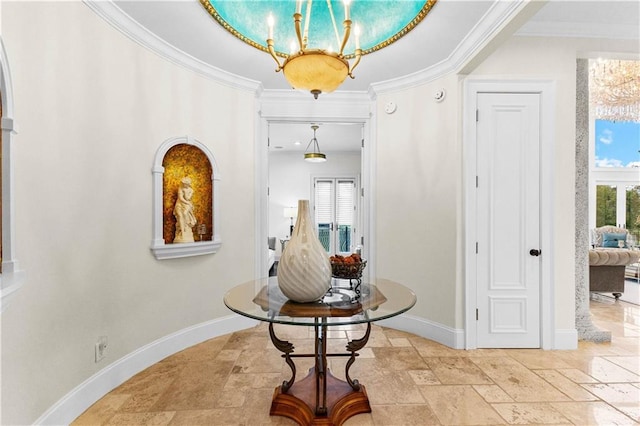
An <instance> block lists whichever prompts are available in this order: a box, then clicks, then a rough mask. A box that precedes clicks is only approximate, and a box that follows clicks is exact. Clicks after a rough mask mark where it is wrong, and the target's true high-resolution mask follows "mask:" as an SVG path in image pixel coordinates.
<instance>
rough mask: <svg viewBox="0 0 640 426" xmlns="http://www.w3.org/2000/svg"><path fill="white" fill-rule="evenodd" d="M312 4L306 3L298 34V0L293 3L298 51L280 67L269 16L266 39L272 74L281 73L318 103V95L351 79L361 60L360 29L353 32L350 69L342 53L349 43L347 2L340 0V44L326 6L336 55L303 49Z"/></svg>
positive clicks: (325, 50)
mask: <svg viewBox="0 0 640 426" xmlns="http://www.w3.org/2000/svg"><path fill="white" fill-rule="evenodd" d="M312 3H313V2H312V0H307V7H306V16H305V19H304V22H305V24H304V31H303V30H302V0H298V1H296V12H295V13H294V14H293V22H294V26H295V29H296V37H297V39H298V46H299V47H300V49H299V50H298V51H297V52H294V53H292V54H291V55H289V56H288V57H287V58H286V59H285V60H284V62H283V63H280V60H279V59H278V56H277V55H276V51H275V49H274V47H273V26H274V20H273V16H272V15H269V18H268V20H267V25H268V28H269V35H268V37H267V48H268V49H269V53H270V54H271V56H272V57H273V60H274V61H276V64H278V68H277V69H276V72H278V71H281V70H282V73H283V74H284V76H285V78H286V79H287V81H288V82H289V84H290V85H291V87H293V88H294V89H302V90H308V91H310V92H311V93H312V94H313V97H314V98H316V99H318V95H319V94H320V93H322V92H325V93H329V92H333V91H334V90H336V89H337V88H338V87H339V86H340V85H341V84H342V82H343V81H344V79H345V78H347V76H349V77H351V78H354V77H353V70H354V69H355V68H356V67H357V66H358V64H359V63H360V58H361V57H362V49H360V29H359V27H358V26H357V25H356V26H355V28H354V33H355V41H356V49H355V53H354V55H355V60H354V61H353V65H350V64H349V62H348V61H347V60H346V59H345V57H344V54H343V51H344V47H345V46H346V45H347V42H348V41H349V36H350V34H351V17H350V15H349V5H350V3H351V0H344V21H342V25H343V27H344V34H343V36H342V40H341V39H340V38H339V36H338V27H337V26H336V20H335V16H334V15H333V8H332V7H331V2H330V1H328V2H327V6H328V8H329V14H330V16H331V22H332V23H333V29H334V31H335V34H336V41H337V43H338V46H340V51H339V52H338V53H335V52H332V49H331V47H328V48H327V49H309V48H308V47H307V45H308V41H309V24H310V22H311V5H312Z"/></svg>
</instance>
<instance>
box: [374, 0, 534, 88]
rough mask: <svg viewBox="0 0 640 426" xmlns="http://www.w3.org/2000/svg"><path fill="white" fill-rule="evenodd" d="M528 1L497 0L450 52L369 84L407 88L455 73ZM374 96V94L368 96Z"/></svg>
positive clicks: (381, 86)
mask: <svg viewBox="0 0 640 426" xmlns="http://www.w3.org/2000/svg"><path fill="white" fill-rule="evenodd" d="M527 3H528V0H514V1H497V2H494V3H493V5H492V6H491V7H490V8H489V10H488V11H487V12H486V13H485V14H484V15H483V16H482V18H481V19H480V20H479V21H478V23H477V24H476V25H475V26H474V27H473V29H472V30H471V31H470V32H469V34H467V36H466V37H465V38H464V39H463V40H462V41H461V42H460V43H459V44H458V46H456V48H455V49H454V50H453V52H452V53H451V55H449V56H448V57H447V58H446V59H445V60H443V61H440V62H439V63H437V64H435V65H433V66H431V67H429V68H425V69H424V70H421V71H418V72H416V73H413V74H409V75H406V76H402V77H398V78H395V79H391V80H386V81H382V82H378V83H373V84H372V85H371V91H372V92H374V93H375V94H376V95H377V94H382V93H385V92H390V91H395V90H402V89H408V88H411V87H414V86H418V85H421V84H424V83H428V82H430V81H433V80H436V79H438V78H440V77H443V76H445V75H447V74H449V73H451V72H457V71H458V70H459V69H460V68H462V66H463V65H464V64H466V63H467V62H468V61H469V60H470V59H471V58H473V57H474V56H475V55H476V54H477V53H478V52H479V51H480V50H482V49H483V48H484V47H485V46H486V45H487V43H488V42H489V41H490V40H491V39H493V38H494V37H495V36H496V35H497V34H498V33H500V31H502V30H503V29H504V27H505V26H506V24H507V23H509V21H511V20H512V19H513V18H514V17H516V16H517V15H518V13H520V11H521V10H522V8H523V7H524V6H526V4H527ZM372 97H375V95H372Z"/></svg>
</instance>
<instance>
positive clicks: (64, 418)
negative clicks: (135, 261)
mask: <svg viewBox="0 0 640 426" xmlns="http://www.w3.org/2000/svg"><path fill="white" fill-rule="evenodd" d="M256 323H257V322H256V321H255V320H251V319H248V318H245V317H241V316H239V315H229V316H226V317H222V318H218V319H215V320H212V321H207V322H204V323H201V324H196V325H194V326H192V327H188V328H185V329H183V330H180V331H177V332H175V333H172V334H169V335H167V336H164V337H162V338H160V339H158V340H156V341H154V342H151V343H149V344H148V345H145V346H143V347H141V348H139V349H137V350H135V351H133V352H131V353H130V354H128V355H126V356H124V357H122V358H120V359H119V360H117V361H116V362H114V363H112V364H110V365H108V366H107V367H105V368H103V369H102V370H100V371H98V372H97V373H95V374H94V375H93V376H91V377H89V378H88V379H87V380H85V381H84V382H82V383H81V384H80V385H78V386H76V387H75V388H74V389H73V390H72V391H71V392H69V393H68V394H66V395H65V396H64V397H63V398H61V399H60V400H59V401H58V402H56V403H55V404H54V405H53V406H51V407H50V408H49V409H48V410H47V411H45V413H44V414H43V415H42V416H40V418H39V419H38V420H36V421H35V423H34V424H36V425H68V424H69V423H71V422H72V421H73V420H75V419H76V418H77V417H78V416H79V415H80V414H82V413H83V412H84V411H85V410H86V409H87V408H89V407H90V406H91V405H93V404H94V403H95V402H96V401H98V400H99V399H100V398H102V397H103V396H104V395H106V394H107V393H108V392H110V391H111V390H113V389H114V388H116V387H117V386H119V385H121V384H122V383H124V382H125V381H127V380H128V379H130V378H131V377H132V376H133V375H135V374H137V373H139V372H140V371H142V370H144V369H145V368H148V367H150V366H152V365H153V364H155V363H157V362H159V361H161V360H162V359H164V358H166V357H168V356H170V355H173V354H175V353H176V352H179V351H181V350H183V349H186V348H188V347H190V346H193V345H196V344H198V343H201V342H204V341H205V340H209V339H212V338H214V337H219V336H223V335H225V334H229V333H233V332H235V331H239V330H244V329H246V328H249V327H253V326H254V325H255V324H256Z"/></svg>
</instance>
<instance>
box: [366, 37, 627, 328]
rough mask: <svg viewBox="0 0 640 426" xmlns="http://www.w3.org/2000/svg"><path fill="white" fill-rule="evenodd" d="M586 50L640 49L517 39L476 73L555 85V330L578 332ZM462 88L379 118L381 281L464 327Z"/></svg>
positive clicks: (410, 93) (423, 93)
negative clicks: (578, 196)
mask: <svg viewBox="0 0 640 426" xmlns="http://www.w3.org/2000/svg"><path fill="white" fill-rule="evenodd" d="M589 52H629V53H636V54H637V53H638V51H637V44H636V43H632V42H625V41H621V40H613V41H612V40H609V41H607V40H599V39H569V38H554V39H542V38H526V37H511V38H510V39H508V40H507V41H506V42H505V43H504V45H502V46H501V47H500V48H498V49H497V50H496V51H495V52H494V53H492V54H491V55H490V56H489V57H488V58H487V59H486V60H485V61H483V62H482V63H481V64H480V65H479V67H478V68H477V69H476V70H475V71H474V72H473V74H472V75H471V77H474V78H505V79H522V80H527V79H538V80H552V81H554V82H555V84H556V112H557V116H556V118H555V120H556V122H555V126H556V127H555V134H554V138H555V144H556V145H555V152H554V156H555V170H554V177H555V193H554V196H553V202H554V206H553V216H554V224H553V227H554V252H555V258H554V259H553V265H554V270H553V278H554V283H555V317H556V318H555V320H556V323H555V329H565V330H570V329H573V328H575V315H574V307H575V302H574V300H575V271H574V263H575V262H574V244H575V237H574V235H575V211H574V210H575V209H574V202H575V201H574V200H575V167H574V164H575V80H576V58H577V57H579V56H581V55H587V54H588V53H589ZM461 78H464V76H461ZM442 88H444V89H445V90H446V92H447V97H446V99H445V100H444V101H443V102H442V103H436V102H435V101H434V99H433V95H434V94H435V92H436V91H438V90H439V89H442ZM461 88H462V86H461V85H460V84H459V83H458V80H457V77H455V76H448V77H444V78H440V79H437V80H435V81H433V82H430V83H427V84H424V85H421V86H419V87H415V88H412V89H410V90H403V91H396V92H387V93H384V94H380V95H379V96H378V99H377V105H378V108H377V120H376V121H377V129H376V132H377V163H376V168H377V176H376V184H377V192H376V198H377V200H378V202H377V209H376V221H377V224H378V225H377V230H376V236H377V250H378V256H377V270H376V271H375V276H378V277H385V278H390V279H394V280H397V281H399V282H402V283H404V284H406V285H408V286H409V287H410V288H411V289H413V290H414V291H415V292H416V294H417V296H418V302H417V304H416V306H415V308H413V309H412V310H411V312H410V314H411V315H415V316H417V317H420V318H425V319H427V320H429V321H435V322H437V323H439V324H442V325H444V326H448V327H452V328H454V329H462V328H463V325H464V323H463V319H464V306H463V302H464V288H463V285H462V284H463V281H462V279H463V278H464V275H463V274H464V264H463V262H462V261H461V258H460V256H461V253H462V240H461V236H462V232H463V229H462V224H461V221H460V218H461V216H460V215H461V212H462V210H461V209H462V204H461V198H460V197H461V194H462V185H461V173H462V169H461V164H462V157H461V152H462V151H461V138H460V131H461V117H460V114H461V111H462V103H461V97H462V94H461ZM390 101H393V102H395V103H396V104H397V105H398V109H397V111H396V112H395V113H394V114H391V115H388V114H386V113H385V112H384V109H383V106H384V105H385V104H386V103H387V102H390ZM398 215H400V217H401V220H397V219H396V218H397V217H398ZM543 303H544V301H543Z"/></svg>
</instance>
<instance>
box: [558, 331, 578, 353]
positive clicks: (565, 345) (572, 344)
mask: <svg viewBox="0 0 640 426" xmlns="http://www.w3.org/2000/svg"><path fill="white" fill-rule="evenodd" d="M552 349H554V350H571V349H578V330H576V329H575V328H567V329H556V335H555V339H554V345H553V348H552Z"/></svg>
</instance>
